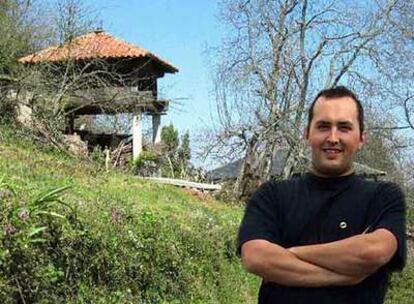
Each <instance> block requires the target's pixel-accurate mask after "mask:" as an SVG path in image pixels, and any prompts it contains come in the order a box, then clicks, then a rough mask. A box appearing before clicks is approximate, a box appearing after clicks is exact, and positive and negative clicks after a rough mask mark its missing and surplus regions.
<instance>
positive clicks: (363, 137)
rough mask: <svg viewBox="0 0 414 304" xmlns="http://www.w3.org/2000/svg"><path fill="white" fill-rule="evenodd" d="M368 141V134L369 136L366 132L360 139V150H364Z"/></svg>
mask: <svg viewBox="0 0 414 304" xmlns="http://www.w3.org/2000/svg"><path fill="white" fill-rule="evenodd" d="M367 140H368V134H367V132H365V131H364V132H362V134H361V137H360V140H359V146H358V149H362V146H363V145H365V143H366V142H367Z"/></svg>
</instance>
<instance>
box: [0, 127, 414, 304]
mask: <svg viewBox="0 0 414 304" xmlns="http://www.w3.org/2000/svg"><path fill="white" fill-rule="evenodd" d="M10 189H12V191H11V190H10ZM53 190H55V191H53ZM0 203H1V204H2V212H1V214H0V225H1V227H2V229H3V234H2V236H1V238H2V240H1V241H2V243H3V247H2V248H1V249H0V303H16V302H19V303H24V302H26V303H232V304H233V303H256V293H257V288H258V280H257V279H255V278H253V277H252V276H250V275H248V274H246V273H245V272H244V271H243V270H242V269H241V266H240V263H239V259H238V257H237V256H236V255H235V243H234V241H235V235H236V231H237V228H238V224H239V222H240V218H241V215H242V209H241V208H238V207H230V206H227V205H225V204H222V203H218V202H215V201H213V200H211V201H200V200H199V199H197V198H195V197H193V196H191V195H189V194H187V193H185V192H184V191H182V190H180V189H177V188H174V187H170V186H163V185H157V184H153V183H149V182H146V181H143V180H140V179H138V178H135V177H132V176H126V175H124V174H122V173H119V172H110V173H106V172H105V171H103V170H102V169H101V168H99V167H98V166H96V165H94V164H91V163H88V162H79V161H78V160H74V159H72V158H70V157H67V156H65V155H63V154H59V153H56V152H53V151H45V150H44V149H43V150H39V148H37V147H36V146H35V145H33V144H32V143H30V142H28V141H26V140H24V139H21V138H18V137H17V136H16V135H15V134H14V132H11V131H10V129H8V128H4V127H1V129H0ZM410 218H411V220H412V218H413V216H412V214H411V215H410ZM413 268H414V267H413V263H412V260H411V261H410V264H409V267H407V268H406V270H405V271H404V272H403V273H402V274H400V275H397V276H395V278H394V280H393V283H392V290H391V292H390V293H389V298H388V301H387V303H388V304H390V303H393V304H394V303H395V304H396V303H411V300H412V299H413V298H414V286H413V282H414V270H413Z"/></svg>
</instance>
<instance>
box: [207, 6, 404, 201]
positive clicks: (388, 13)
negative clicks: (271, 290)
mask: <svg viewBox="0 0 414 304" xmlns="http://www.w3.org/2000/svg"><path fill="white" fill-rule="evenodd" d="M397 8H398V9H400V13H401V14H402V12H401V8H405V6H404V4H402V3H401V1H398V0H388V1H386V0H384V1H380V0H378V1H369V3H365V2H364V3H359V2H357V1H355V2H352V1H351V2H347V3H344V2H342V1H309V0H302V1H299V0H284V1H274V0H256V1H253V0H252V1H246V0H227V1H223V2H222V6H221V11H220V12H221V19H222V20H223V22H224V23H225V24H226V25H227V27H228V36H227V37H226V38H225V39H224V42H223V44H222V45H221V46H220V47H218V48H217V49H215V52H214V55H215V58H217V60H216V65H215V72H216V82H215V83H216V86H215V88H216V99H217V110H218V117H219V127H218V130H217V132H216V133H215V134H214V136H213V138H212V141H211V142H210V144H209V146H208V147H207V151H208V152H209V153H210V154H216V155H218V156H221V155H232V156H235V157H239V156H240V155H241V154H242V153H244V154H245V157H244V159H245V161H244V166H243V168H242V172H241V174H240V176H239V179H238V183H237V187H236V192H237V193H238V195H242V194H243V189H245V188H246V187H245V184H246V182H247V183H248V181H249V179H252V177H256V179H258V180H260V181H263V180H267V179H268V178H269V177H270V169H271V167H272V159H273V158H272V157H273V156H274V154H275V153H277V151H278V149H279V148H281V147H288V149H289V153H288V157H287V160H286V164H285V168H284V176H285V177H287V176H290V175H291V174H292V172H293V169H294V168H295V167H298V166H300V165H301V160H302V159H303V155H304V153H305V152H304V148H305V146H304V144H303V142H302V141H301V138H302V134H303V131H302V130H303V127H304V119H305V110H306V107H307V105H308V103H309V99H310V98H311V97H312V96H313V95H314V94H315V93H316V91H318V90H320V89H322V88H327V87H331V86H335V85H339V84H347V85H350V86H352V87H353V88H354V89H355V90H356V91H358V92H361V95H362V96H364V97H367V98H368V97H370V93H371V90H372V88H373V87H378V86H380V85H381V84H382V82H381V77H383V74H382V72H383V71H382V70H381V69H380V68H379V65H378V61H382V60H385V58H382V57H379V56H376V55H378V45H381V49H385V50H390V49H391V47H392V44H393V43H394V41H395V39H394V38H396V37H398V38H401V39H402V37H401V35H397V34H395V37H394V36H392V35H390V34H389V33H390V31H393V32H394V31H396V29H395V27H396V26H397V25H396V24H394V23H392V22H390V20H391V19H392V18H394V17H395V11H396V10H397ZM380 76H381V77H380ZM383 91H384V90H381V93H382V92H383ZM371 95H372V94H371ZM388 96H390V94H389V93H388ZM374 99H375V96H371V98H370V99H369V100H368V101H369V102H368V103H369V104H370V105H375V102H374V101H373V100H374Z"/></svg>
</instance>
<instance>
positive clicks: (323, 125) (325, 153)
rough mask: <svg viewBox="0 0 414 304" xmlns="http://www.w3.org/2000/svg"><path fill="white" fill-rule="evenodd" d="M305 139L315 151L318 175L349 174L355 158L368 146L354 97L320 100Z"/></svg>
mask: <svg viewBox="0 0 414 304" xmlns="http://www.w3.org/2000/svg"><path fill="white" fill-rule="evenodd" d="M306 139H307V141H308V143H309V145H310V146H311V148H312V170H313V172H314V173H315V174H316V175H319V176H324V177H333V176H343V175H348V174H350V173H351V172H352V159H353V156H354V154H355V153H356V152H357V151H358V149H359V148H361V147H362V145H363V144H364V143H365V134H364V133H363V134H361V133H360V128H359V124H358V109H357V105H356V102H355V101H354V100H353V99H352V98H351V97H341V98H329V99H327V98H325V97H320V98H318V100H317V101H316V103H315V106H314V108H313V118H312V121H311V123H310V126H309V131H307V132H306Z"/></svg>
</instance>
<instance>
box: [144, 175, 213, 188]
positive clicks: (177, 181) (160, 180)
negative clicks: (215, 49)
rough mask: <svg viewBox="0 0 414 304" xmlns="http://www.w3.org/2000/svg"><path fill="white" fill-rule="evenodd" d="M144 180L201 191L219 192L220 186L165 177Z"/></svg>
mask: <svg viewBox="0 0 414 304" xmlns="http://www.w3.org/2000/svg"><path fill="white" fill-rule="evenodd" d="M144 179H147V180H151V181H153V182H156V183H160V184H167V185H174V186H179V187H190V188H196V189H201V190H220V189H221V185H214V184H204V183H196V182H190V181H187V180H183V179H173V178H166V177H145V178H144Z"/></svg>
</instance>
